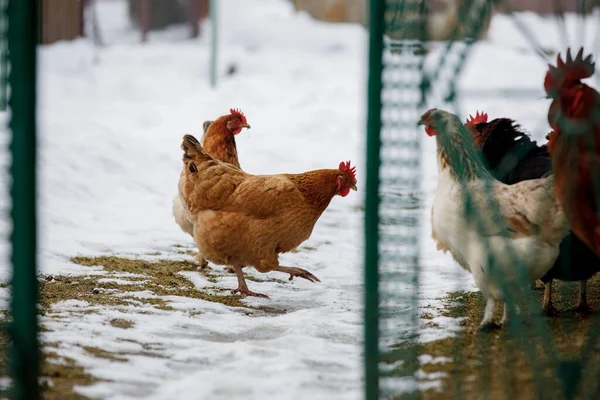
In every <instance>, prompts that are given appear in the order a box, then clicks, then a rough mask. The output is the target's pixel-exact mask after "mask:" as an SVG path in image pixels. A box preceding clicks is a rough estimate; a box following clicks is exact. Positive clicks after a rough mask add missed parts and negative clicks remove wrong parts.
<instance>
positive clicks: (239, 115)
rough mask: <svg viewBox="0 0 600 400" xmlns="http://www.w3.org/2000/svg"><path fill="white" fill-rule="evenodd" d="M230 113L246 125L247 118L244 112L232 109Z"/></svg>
mask: <svg viewBox="0 0 600 400" xmlns="http://www.w3.org/2000/svg"><path fill="white" fill-rule="evenodd" d="M229 112H230V113H231V115H237V116H238V117H240V119H241V120H242V123H243V124H245V123H246V116H245V115H244V113H243V112H242V110H240V109H236V108H231V109H229Z"/></svg>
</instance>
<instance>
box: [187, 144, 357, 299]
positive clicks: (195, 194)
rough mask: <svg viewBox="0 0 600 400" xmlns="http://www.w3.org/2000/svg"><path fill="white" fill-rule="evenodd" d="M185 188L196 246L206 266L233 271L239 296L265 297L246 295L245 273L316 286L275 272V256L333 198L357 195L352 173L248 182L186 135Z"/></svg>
mask: <svg viewBox="0 0 600 400" xmlns="http://www.w3.org/2000/svg"><path fill="white" fill-rule="evenodd" d="M181 147H182V149H183V150H184V156H183V161H184V165H185V167H184V171H185V184H184V185H183V186H182V191H183V199H184V201H185V204H186V206H187V208H188V209H189V211H190V213H191V214H192V215H194V218H195V219H194V220H193V223H194V239H195V240H196V244H197V246H198V249H199V250H200V252H201V253H202V254H203V255H204V257H206V259H207V260H209V261H211V262H214V263H216V264H221V265H228V266H232V267H233V268H234V269H235V272H236V275H237V278H238V288H237V289H236V290H235V291H236V292H240V293H241V294H244V295H250V296H259V297H267V296H265V295H262V294H258V293H254V292H251V291H250V290H248V286H247V285H246V282H245V279H244V275H243V272H242V267H243V266H252V267H254V268H256V269H257V270H258V271H259V272H263V273H266V272H269V271H280V272H285V273H289V274H290V279H292V278H293V277H294V276H297V277H301V278H304V279H307V280H309V281H311V282H319V279H318V278H317V277H315V276H314V275H313V274H311V273H310V272H308V271H306V270H304V269H302V268H292V267H284V266H280V265H279V253H285V252H288V251H290V250H293V249H295V248H296V247H298V246H299V245H300V244H301V243H302V242H304V241H305V240H307V239H308V238H309V237H310V235H311V233H312V230H313V228H314V226H315V224H316V222H317V220H318V219H319V217H320V216H321V214H322V213H323V211H325V209H326V208H327V206H328V205H329V203H330V202H331V199H332V198H333V196H335V195H340V196H342V197H344V196H347V195H348V193H349V192H350V189H353V190H356V174H355V168H351V167H350V162H349V161H348V162H346V163H344V162H342V163H341V164H340V165H339V168H338V169H322V170H315V171H309V172H305V173H302V174H281V175H250V174H247V173H245V172H244V171H242V170H240V169H238V168H235V167H234V166H232V165H231V164H227V163H223V162H221V161H217V160H215V159H214V158H213V157H211V156H210V155H209V154H208V153H207V152H206V151H205V150H204V149H203V148H202V146H201V145H200V143H199V142H198V140H197V139H196V138H194V137H193V136H191V135H186V136H184V138H183V143H182V145H181Z"/></svg>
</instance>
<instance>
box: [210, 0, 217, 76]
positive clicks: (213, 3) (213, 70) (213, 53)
mask: <svg viewBox="0 0 600 400" xmlns="http://www.w3.org/2000/svg"><path fill="white" fill-rule="evenodd" d="M209 7H210V10H209V11H210V27H211V35H210V41H211V45H210V85H211V86H212V87H215V86H217V46H218V40H217V38H218V37H217V35H218V29H217V28H218V26H217V24H218V22H217V15H218V14H217V11H218V10H217V7H218V6H217V0H210V6H209Z"/></svg>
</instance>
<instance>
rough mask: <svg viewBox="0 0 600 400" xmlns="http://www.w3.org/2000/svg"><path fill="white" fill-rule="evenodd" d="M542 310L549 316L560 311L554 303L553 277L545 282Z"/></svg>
mask: <svg viewBox="0 0 600 400" xmlns="http://www.w3.org/2000/svg"><path fill="white" fill-rule="evenodd" d="M542 310H543V312H544V315H546V316H548V317H550V316H552V315H556V314H558V311H557V310H556V308H554V306H553V305H552V279H550V280H549V281H548V282H546V283H545V284H544V303H543V307H542Z"/></svg>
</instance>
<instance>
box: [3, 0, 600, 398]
mask: <svg viewBox="0 0 600 400" xmlns="http://www.w3.org/2000/svg"><path fill="white" fill-rule="evenodd" d="M219 5H220V34H221V36H220V48H219V84H218V87H217V88H216V89H212V88H211V87H210V86H209V81H208V76H209V69H208V67H209V49H210V46H209V43H210V41H209V36H208V35H202V37H200V38H199V39H198V40H189V39H187V33H188V32H187V28H185V27H178V28H171V29H168V30H166V31H164V32H159V33H152V34H151V35H150V40H149V42H148V43H147V44H145V45H141V44H139V43H138V41H139V34H138V33H137V32H135V31H134V30H133V29H132V28H131V27H130V26H129V23H128V21H127V14H126V4H125V2H124V1H118V0H114V1H108V0H103V1H100V2H98V16H99V20H100V24H101V26H100V28H101V30H102V32H103V33H104V38H105V41H106V42H107V45H106V46H105V47H101V48H99V47H95V46H94V45H93V44H92V43H91V41H90V40H78V41H74V42H68V43H57V44H54V45H50V46H44V47H42V48H41V49H40V53H39V54H40V66H39V74H40V75H39V76H40V79H39V85H40V90H39V117H38V121H39V137H40V162H39V171H40V232H41V243H40V247H41V249H40V250H41V252H40V264H41V270H42V273H44V274H52V275H90V276H91V275H92V274H99V273H101V272H100V270H101V268H99V267H82V266H80V265H77V264H73V263H71V262H70V261H69V259H70V258H71V257H73V256H77V255H84V256H95V255H114V254H116V255H120V256H125V257H134V258H145V259H148V260H154V259H189V256H187V255H181V254H180V252H178V251H176V250H177V247H175V246H177V245H183V246H184V248H185V249H193V248H194V247H193V243H192V241H191V238H190V237H189V236H187V235H185V234H184V233H183V232H181V231H180V229H179V227H178V226H177V225H176V224H175V223H174V221H173V218H172V215H171V199H172V196H173V195H174V194H175V192H176V182H177V178H178V176H179V172H180V170H181V150H180V148H179V145H180V141H181V137H182V136H183V134H185V133H192V134H198V135H199V134H201V132H202V122H203V121H204V120H207V119H214V118H216V117H218V116H220V115H223V114H225V113H227V112H228V110H229V108H231V107H239V108H241V109H242V110H243V111H244V113H245V114H246V115H247V117H248V122H249V123H250V124H251V125H252V129H251V130H250V131H249V132H248V133H246V132H244V133H242V134H241V135H239V136H238V137H237V138H236V139H237V145H238V152H239V155H240V163H241V165H242V168H243V169H245V170H246V171H248V172H250V173H255V174H262V173H265V174H268V173H278V172H302V171H305V170H310V169H317V168H333V167H336V166H337V165H338V164H339V162H340V161H342V160H348V159H349V160H352V162H353V164H357V165H358V167H357V169H358V187H359V192H358V193H354V192H353V193H351V194H350V196H348V197H346V198H339V197H337V198H335V199H334V200H333V202H332V204H331V206H330V207H329V209H328V210H327V211H326V212H325V213H324V215H323V217H322V218H321V219H320V221H319V222H318V224H317V226H316V227H315V230H314V233H313V235H312V237H311V238H310V239H309V240H308V241H307V242H306V243H304V244H303V246H301V248H300V249H299V251H298V252H297V253H289V254H285V255H282V257H281V260H282V264H284V265H293V266H299V267H302V268H306V269H308V270H310V271H311V272H313V273H314V274H315V275H316V276H318V277H319V278H320V279H321V281H322V282H321V283H317V284H313V283H310V282H308V281H302V280H298V279H296V280H294V281H292V282H288V281H285V282H283V283H282V282H279V281H266V280H265V276H264V275H261V274H258V273H256V272H255V271H249V272H248V273H249V274H250V275H252V276H255V277H256V278H257V279H262V280H264V281H263V282H255V281H250V282H249V285H250V289H254V290H257V291H260V292H263V293H267V294H269V295H270V296H271V300H265V299H255V298H247V299H245V300H244V302H245V303H247V304H249V305H257V306H260V305H265V306H268V307H270V308H271V309H272V310H275V311H276V312H273V313H265V312H260V311H249V310H248V309H245V308H233V307H227V306H225V305H222V304H218V303H211V302H207V301H203V300H199V299H190V298H186V297H170V298H168V299H167V300H168V301H169V302H170V305H171V306H172V307H173V308H174V309H175V311H165V310H158V309H153V308H152V307H129V308H123V307H119V308H110V307H100V308H94V312H82V311H85V310H86V309H88V308H89V306H88V304H87V303H85V302H81V301H77V300H70V301H66V302H63V303H60V304H58V305H56V306H55V308H54V313H52V315H49V316H46V317H44V319H43V323H44V324H45V325H46V327H47V328H48V330H49V331H48V332H45V333H44V334H43V338H44V340H46V341H49V342H54V343H58V344H59V346H58V349H56V352H57V353H59V354H60V355H63V356H68V357H71V358H73V359H75V360H76V361H77V363H79V364H81V365H83V366H84V367H85V369H86V371H87V372H89V373H90V374H92V375H93V376H95V377H97V378H100V379H102V381H101V382H99V383H97V384H94V385H92V386H89V387H81V388H78V389H77V390H78V391H79V392H80V393H81V394H83V395H86V396H90V397H93V398H105V399H129V398H136V397H143V398H153V399H174V398H180V399H196V398H197V399H237V398H244V399H264V398H277V399H305V398H312V399H333V398H335V399H358V398H360V397H361V393H362V382H361V381H362V369H361V352H362V346H361V341H362V268H363V266H362V243H363V242H362V241H363V238H362V218H363V213H362V208H361V204H362V199H363V190H364V172H365V168H364V165H365V163H364V156H363V153H364V132H365V110H366V107H365V106H366V93H365V89H366V78H367V39H368V35H367V32H366V31H365V29H364V28H363V27H360V26H355V25H344V24H340V25H329V24H325V23H321V22H316V21H314V20H312V19H310V18H309V17H308V16H307V15H305V14H303V13H299V14H296V13H294V11H293V7H292V5H291V2H287V1H283V0H252V1H250V0H224V1H221V2H219ZM521 17H523V18H524V20H525V21H526V23H527V24H528V26H530V27H531V29H532V30H533V31H534V33H535V35H536V37H537V38H539V39H540V41H541V42H542V45H543V46H545V47H547V48H549V49H555V50H562V49H563V45H562V42H561V40H562V39H561V38H560V37H559V35H558V34H557V32H558V30H557V28H556V25H555V24H554V22H553V21H549V20H544V19H541V18H538V17H536V16H534V15H528V14H524V15H521ZM567 22H568V24H569V29H570V30H571V31H573V32H575V29H574V25H575V23H576V20H575V17H572V18H569V19H568V21H567ZM593 22H594V21H590V23H589V24H588V27H589V29H588V31H589V32H586V35H585V38H587V39H589V41H590V43H588V46H589V45H590V44H591V41H593V38H594V37H595V30H594V29H593ZM203 29H204V31H205V32H208V31H209V27H208V26H207V25H205V26H203ZM571 44H575V42H571ZM596 45H597V43H596ZM596 50H597V48H596ZM595 54H598V53H597V52H596V53H595ZM438 56H439V51H433V52H432V53H431V55H430V57H429V58H428V64H427V65H429V66H433V65H435V62H436V59H437V57H438ZM231 65H235V66H236V67H237V68H236V69H237V72H236V73H234V74H233V75H231V76H229V75H227V74H226V71H227V70H228V69H229V67H230V66H231ZM545 68H546V65H545V64H544V63H543V62H542V61H541V60H540V59H539V58H537V56H536V55H535V54H533V53H532V51H531V50H530V49H529V48H528V47H527V45H526V43H525V42H524V40H523V39H522V36H521V35H520V34H519V33H518V32H517V31H516V30H515V28H514V26H513V25H512V23H511V22H510V21H509V20H508V19H507V18H505V17H496V18H495V19H494V20H493V22H492V26H491V31H490V39H489V40H488V41H486V42H483V43H479V44H476V45H475V46H474V49H473V52H472V55H471V58H470V59H469V62H468V63H467V65H466V68H465V70H464V72H463V75H462V77H461V79H460V83H459V88H460V89H461V90H463V91H464V92H465V93H475V94H473V95H470V96H467V97H464V98H462V99H461V103H460V106H461V111H463V110H464V112H465V113H471V112H474V111H475V110H476V109H480V110H481V109H484V110H485V111H487V112H488V113H489V114H490V117H492V118H493V117H496V116H511V117H512V118H514V119H517V120H518V121H519V122H520V123H521V124H522V125H523V126H524V127H525V128H527V129H528V130H529V131H530V132H531V133H532V134H533V136H534V138H535V139H537V140H540V139H542V138H543V136H544V135H545V133H547V124H546V122H545V114H546V110H547V100H545V99H542V98H541V97H542V95H543V93H542V90H541V89H542V79H543V75H544V72H545ZM507 87H515V88H524V89H531V90H533V91H534V92H535V91H538V92H539V96H537V98H536V97H535V96H533V97H530V98H517V99H512V100H510V101H509V100H508V99H507V98H506V97H504V98H503V97H500V96H488V97H484V96H483V95H481V93H482V92H481V91H483V92H485V91H488V90H489V91H490V93H493V90H495V89H505V88H507ZM478 91H479V92H478ZM477 93H480V94H479V95H477ZM463 115H464V114H463ZM427 139H428V138H427V137H426V136H425V135H423V142H422V149H423V156H422V164H423V168H424V170H423V178H424V179H423V193H424V194H425V195H424V198H423V199H420V200H421V202H422V208H421V211H420V212H421V215H422V226H423V227H424V229H423V232H422V235H421V236H422V237H421V265H422V276H421V284H422V286H421V287H420V288H419V298H420V300H421V302H422V303H421V306H422V307H428V306H430V307H434V309H435V307H437V306H439V300H437V299H439V298H440V297H442V296H443V295H444V293H446V292H448V291H451V290H456V289H469V290H470V289H473V288H474V286H473V283H472V278H471V277H470V276H469V275H468V274H466V273H464V272H463V271H462V270H461V269H460V268H459V267H458V266H456V265H455V264H454V263H453V261H452V260H451V259H450V258H449V257H448V256H445V255H443V254H441V253H439V252H437V251H436V250H435V246H434V245H433V243H432V242H431V238H430V235H429V226H428V225H429V220H428V218H429V208H430V205H431V202H432V194H433V191H434V189H435V185H436V166H435V151H434V146H435V144H434V140H427ZM5 141H6V140H5V136H4V139H3V142H5ZM5 164H6V161H3V165H5ZM1 179H2V186H3V187H4V188H6V184H7V178H6V176H4V175H3V176H2V177H1ZM0 205H2V206H5V205H6V194H5V193H4V197H3V202H2V203H1V204H0ZM0 228H1V232H4V234H5V236H6V232H7V225H6V223H4V224H3V225H1V226H0ZM6 253H7V252H6V247H5V246H4V247H2V252H1V253H0V254H2V255H3V256H6ZM0 265H1V266H0V277H2V279H4V280H5V279H7V277H8V274H9V271H8V270H7V269H6V267H5V266H6V265H7V263H6V262H3V263H2V264H0ZM213 268H215V269H216V270H217V271H220V270H221V267H215V266H213ZM185 274H186V276H187V277H189V279H190V280H191V281H192V282H194V284H195V285H196V286H197V287H198V288H202V287H204V286H206V285H207V284H208V283H207V281H206V279H205V278H204V277H203V276H202V275H201V274H200V273H196V272H186V273H185ZM268 275H269V276H270V277H273V278H285V277H283V276H277V275H278V274H277V273H270V274H268ZM235 284H236V281H235V277H234V276H231V275H227V274H221V275H219V279H218V282H217V285H218V286H220V287H224V288H234V287H235ZM0 295H2V296H3V297H4V299H5V298H6V292H5V291H2V292H0ZM141 295H143V294H141ZM2 301H3V299H2V298H0V306H3V304H4V303H2ZM88 311H89V310H88ZM115 318H118V319H125V320H128V321H131V322H132V323H133V326H132V327H131V328H129V329H121V328H119V327H115V326H112V325H111V324H109V321H110V320H112V319H115ZM434 321H437V322H439V324H440V326H442V328H440V329H438V330H437V331H435V330H434V331H433V332H432V331H428V332H427V335H428V336H427V337H426V338H424V340H430V339H431V338H436V337H440V335H445V334H448V333H449V332H451V331H450V329H452V328H453V327H456V326H457V324H456V321H445V320H443V318H442V317H438V318H436V319H434ZM84 347H95V348H101V349H103V350H106V351H109V352H124V353H128V354H130V355H129V356H126V357H125V360H124V361H123V360H113V359H108V358H99V357H96V356H94V355H93V354H90V353H89V352H87V351H86V350H84ZM140 349H144V350H148V351H149V354H143V353H140V354H136V352H138V351H139V350H140Z"/></svg>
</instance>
